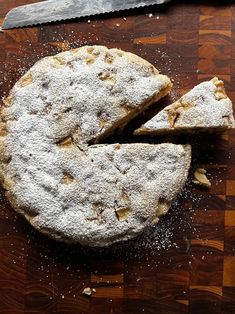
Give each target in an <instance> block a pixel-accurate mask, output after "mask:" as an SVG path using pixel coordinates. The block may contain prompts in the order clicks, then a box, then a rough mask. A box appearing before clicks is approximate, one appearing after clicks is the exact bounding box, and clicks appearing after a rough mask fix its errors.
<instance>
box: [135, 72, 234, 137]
mask: <svg viewBox="0 0 235 314" xmlns="http://www.w3.org/2000/svg"><path fill="white" fill-rule="evenodd" d="M233 127H234V117H233V106H232V102H231V100H230V99H229V98H228V96H227V94H226V92H225V88H224V83H223V81H221V80H219V79H218V78H217V77H215V78H213V79H212V80H211V81H206V82H203V83H201V84H199V85H197V86H196V87H194V88H193V89H192V90H191V91H190V92H188V93H187V94H185V95H184V96H183V97H182V98H180V99H179V100H178V101H176V102H174V103H173V104H171V105H169V106H167V107H166V108H164V109H163V110H162V111H160V112H159V113H158V114H157V115H155V116H154V117H153V118H152V119H151V120H149V121H147V122H146V123H145V124H144V125H142V126H141V127H140V128H139V129H137V130H135V132H134V134H136V135H146V134H151V135H158V134H159V135H161V134H162V135H164V134H171V133H187V132H198V131H207V132H222V131H225V130H227V129H230V128H233Z"/></svg>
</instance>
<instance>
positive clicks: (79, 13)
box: [2, 0, 170, 29]
mask: <svg viewBox="0 0 235 314" xmlns="http://www.w3.org/2000/svg"><path fill="white" fill-rule="evenodd" d="M168 1H170V0H47V1H42V2H37V3H34V4H28V5H22V6H19V7H16V8H14V9H12V10H11V11H10V12H9V13H8V14H7V15H6V17H5V20H4V22H3V25H2V29H10V28H15V27H23V26H31V25H37V24H42V23H48V22H56V21H62V20H67V19H74V18H79V17H86V16H92V15H97V14H102V13H109V12H115V11H123V10H128V9H133V8H139V7H144V6H149V5H153V4H163V3H165V2H168Z"/></svg>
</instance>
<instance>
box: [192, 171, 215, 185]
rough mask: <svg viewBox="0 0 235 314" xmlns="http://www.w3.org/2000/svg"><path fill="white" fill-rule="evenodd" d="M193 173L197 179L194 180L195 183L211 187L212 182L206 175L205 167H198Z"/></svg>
mask: <svg viewBox="0 0 235 314" xmlns="http://www.w3.org/2000/svg"><path fill="white" fill-rule="evenodd" d="M193 175H194V179H195V180H193V183H194V184H196V185H200V186H203V187H205V188H210V187H211V183H210V181H209V180H208V178H207V177H206V170H205V169H204V168H197V169H196V170H195V172H194V174H193Z"/></svg>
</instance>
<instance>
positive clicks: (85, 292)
mask: <svg viewBox="0 0 235 314" xmlns="http://www.w3.org/2000/svg"><path fill="white" fill-rule="evenodd" d="M82 294H85V295H88V296H91V294H92V290H91V288H90V287H87V288H85V289H84V290H83V291H82Z"/></svg>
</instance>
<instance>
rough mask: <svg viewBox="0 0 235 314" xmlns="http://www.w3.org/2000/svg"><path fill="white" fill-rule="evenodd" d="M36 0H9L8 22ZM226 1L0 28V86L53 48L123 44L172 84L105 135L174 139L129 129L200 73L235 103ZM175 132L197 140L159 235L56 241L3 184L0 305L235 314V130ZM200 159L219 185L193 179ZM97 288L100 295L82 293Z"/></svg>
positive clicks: (2, 90)
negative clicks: (96, 245)
mask: <svg viewBox="0 0 235 314" xmlns="http://www.w3.org/2000/svg"><path fill="white" fill-rule="evenodd" d="M32 2H33V1H27V0H7V1H6V0H0V18H1V20H3V18H4V16H5V15H6V13H7V12H8V11H9V10H10V9H11V8H13V7H15V6H18V5H22V4H27V3H32ZM34 2H36V1H34ZM219 2H220V3H222V2H223V5H219V4H217V3H216V1H208V2H205V1H192V2H190V1H173V2H171V3H169V4H167V5H163V6H153V7H149V8H144V9H141V10H139V9H138V10H134V11H128V12H121V13H115V14H113V15H104V16H101V17H98V18H90V21H89V19H83V20H73V21H66V22H65V23H53V24H48V25H44V26H39V27H28V28H24V29H15V30H8V31H4V32H0V95H1V97H3V96H6V95H7V94H8V92H9V90H10V89H11V87H12V86H13V85H14V83H15V82H16V81H17V79H18V78H19V77H20V76H21V75H22V74H24V73H25V71H26V70H27V69H29V68H30V67H31V66H32V65H33V64H34V63H35V62H36V61H37V60H39V59H40V58H42V57H44V56H48V55H52V54H55V53H57V52H60V51H64V50H68V49H70V48H75V47H80V46H83V45H94V44H95V45H96V44H100V45H105V46H107V47H110V48H111V47H117V48H121V49H123V50H127V51H131V52H133V53H136V54H137V55H139V56H142V57H143V58H145V59H147V60H148V61H150V62H151V63H153V64H154V65H155V66H156V67H157V68H158V69H159V70H160V71H161V72H162V73H164V74H167V75H168V76H169V77H170V78H171V79H172V80H173V82H174V87H173V90H172V93H171V94H170V96H168V97H167V98H166V99H165V100H163V101H160V102H159V103H158V104H155V105H153V107H152V108H151V109H149V110H148V111H147V112H146V113H145V114H142V115H141V117H139V118H138V119H136V120H135V121H134V122H132V123H131V125H130V126H129V127H127V128H126V130H124V133H123V134H122V135H121V136H119V137H118V136H114V137H113V138H110V139H109V140H107V141H108V142H114V141H120V142H123V143H124V142H136V141H138V140H139V141H144V142H151V143H157V142H160V141H166V140H168V139H158V140H157V139H149V138H146V137H145V138H141V139H138V138H137V137H134V136H132V133H133V130H134V129H135V128H137V127H139V126H140V125H141V124H142V123H143V122H145V121H147V120H148V119H150V118H151V117H152V116H153V115H154V114H155V113H157V112H158V111H160V109H162V108H163V107H164V106H166V105H168V104H170V103H171V102H173V101H174V100H176V99H177V98H178V97H180V96H181V95H182V94H183V93H185V92H187V91H188V90H189V89H191V88H192V87H193V86H195V85H196V84H198V83H199V82H201V81H203V80H207V79H211V78H213V77H214V76H218V77H219V78H221V79H223V80H224V81H225V86H226V90H227V93H228V95H229V97H230V98H231V99H232V101H233V102H234V104H235V63H234V61H235V4H233V1H231V2H229V1H218V3H219ZM212 3H213V4H212ZM94 100H95V99H94ZM177 141H179V142H182V143H186V142H190V143H191V144H192V146H193V162H192V170H191V174H190V178H189V180H188V183H187V185H186V187H185V189H184V191H183V192H182V194H181V196H179V197H178V198H177V200H176V202H175V204H174V205H173V206H172V209H171V210H170V212H169V213H168V214H167V215H166V216H165V217H164V218H162V220H161V222H160V223H159V225H157V226H156V227H155V228H154V229H153V230H152V231H151V232H149V233H148V234H145V235H144V236H142V237H140V238H139V239H136V240H135V241H132V242H129V243H125V244H122V245H116V246H114V247H112V248H110V249H102V250H96V249H88V248H82V247H80V246H77V245H66V244H62V243H57V242H55V241H53V240H50V239H48V238H47V237H45V236H43V235H41V234H40V233H38V232H37V231H35V230H33V228H32V227H31V226H30V225H29V224H28V223H27V222H26V221H25V220H24V219H23V218H22V217H20V216H19V215H17V214H16V213H15V212H14V210H13V209H12V208H11V207H10V205H9V204H8V202H7V201H6V199H5V197H4V191H3V190H2V189H1V194H0V314H21V313H30V314H33V313H35V314H44V313H48V314H52V313H60V314H67V313H68V314H69V313H71V314H73V313H74V314H79V313H84V314H85V313H92V314H106V313H112V314H113V313H117V314H139V313H148V314H150V313H153V314H156V313H163V314H170V313H172V314H175V313H180V314H184V313H196V314H199V313H200V314H202V313H207V314H209V313H213V314H216V313H235V131H234V130H232V131H229V132H227V133H225V134H223V135H220V136H205V135H203V136H200V137H199V138H198V137H194V138H192V137H189V138H180V139H177ZM197 167H203V168H205V169H206V170H207V173H208V178H209V179H210V181H211V183H212V187H211V189H209V190H203V189H200V188H198V187H196V186H194V185H193V184H192V183H191V181H192V172H193V170H194V169H195V168H197ZM88 287H89V288H91V289H93V291H92V294H91V296H87V295H85V294H83V293H82V292H83V290H84V288H88Z"/></svg>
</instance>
